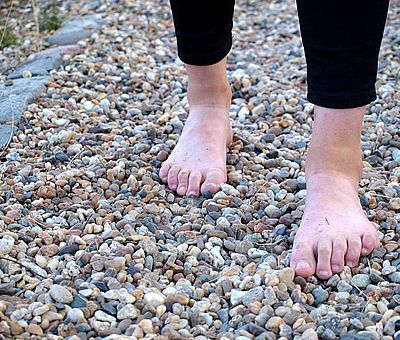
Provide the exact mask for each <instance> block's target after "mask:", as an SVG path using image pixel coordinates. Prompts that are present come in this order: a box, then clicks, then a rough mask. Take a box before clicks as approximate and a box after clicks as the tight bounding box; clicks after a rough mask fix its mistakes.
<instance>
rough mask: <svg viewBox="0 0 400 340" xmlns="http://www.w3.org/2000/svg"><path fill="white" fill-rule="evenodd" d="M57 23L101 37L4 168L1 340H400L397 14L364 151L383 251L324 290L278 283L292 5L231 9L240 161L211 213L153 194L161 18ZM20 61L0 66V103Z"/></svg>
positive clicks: (295, 137)
mask: <svg viewBox="0 0 400 340" xmlns="http://www.w3.org/2000/svg"><path fill="white" fill-rule="evenodd" d="M63 6H64V11H66V12H67V13H68V14H69V15H70V16H71V15H72V16H71V18H72V17H73V15H75V14H76V16H78V15H87V14H95V13H97V14H98V16H96V20H97V19H98V18H99V17H101V18H102V24H101V27H100V29H99V30H98V31H94V32H93V33H92V34H91V35H90V37H86V39H84V40H81V41H80V42H78V46H79V48H80V49H81V50H80V52H79V53H78V54H75V55H69V54H67V55H64V56H63V57H62V59H63V64H62V65H60V66H59V67H58V68H57V69H55V70H50V71H49V80H48V81H47V87H46V89H45V90H43V91H42V93H41V94H40V96H39V97H38V98H37V99H36V101H35V102H34V103H30V104H27V108H26V110H24V112H23V113H21V118H20V119H19V120H18V121H17V122H16V123H15V129H16V131H15V135H14V137H13V138H12V140H11V142H10V143H9V145H8V148H7V149H6V150H5V151H3V152H1V153H0V156H1V158H0V160H1V163H0V295H1V296H0V339H3V338H4V339H8V338H14V339H46V338H47V339H70V340H75V339H101V338H104V339H141V338H156V339H161V340H163V339H199V340H200V339H201V340H203V339H204V340H205V339H225V340H226V339H239V340H245V339H255V340H262V339H263V340H265V339H268V340H269V339H272V340H275V339H281V340H285V339H304V340H309V339H324V340H325V339H326V340H328V339H339V338H340V339H344V340H350V339H354V340H355V339H366V340H367V339H376V340H379V339H384V340H389V339H395V340H396V339H400V307H399V305H400V255H399V254H400V248H399V238H400V183H399V178H400V133H399V120H400V115H399V112H400V92H399V88H400V84H399V79H400V60H399V55H400V2H399V0H393V1H392V3H391V9H390V12H389V18H388V23H387V28H386V33H385V38H384V41H383V44H382V50H381V57H380V67H379V79H378V82H377V90H378V96H379V98H378V99H377V100H376V101H375V102H374V103H373V104H372V105H371V106H370V108H369V112H368V114H367V115H366V117H365V123H364V127H363V133H362V150H363V154H364V178H363V180H362V181H361V185H360V189H359V193H360V199H361V202H362V205H363V208H364V209H365V212H366V214H367V215H368V218H369V219H370V220H371V222H372V223H376V224H378V225H379V230H380V232H379V234H380V235H379V237H380V239H381V241H382V246H381V247H380V248H378V249H376V250H374V252H373V253H372V254H371V255H370V256H368V257H364V258H362V260H361V263H360V264H359V266H358V267H356V268H353V269H351V270H350V268H348V267H346V268H345V271H344V272H343V273H341V274H340V275H334V276H333V277H332V278H331V279H329V280H328V281H321V280H318V279H317V278H316V277H310V278H308V279H303V278H300V277H295V275H294V271H293V270H292V269H291V268H288V267H287V266H288V263H289V258H290V253H291V249H292V243H293V238H294V235H295V233H296V230H297V228H298V226H299V223H300V219H301V216H302V212H303V209H304V200H305V195H306V188H305V177H304V160H305V152H306V147H307V145H308V143H309V140H310V134H311V129H312V115H313V105H311V104H309V103H308V102H307V101H306V100H305V94H306V84H305V80H306V68H305V60H304V55H303V51H302V45H301V40H300V34H299V27H298V20H297V16H296V8H295V3H294V1H289V0H283V1H277V0H272V1H255V0H250V1H246V2H245V1H243V2H240V1H239V2H238V3H237V7H236V14H235V28H234V47H233V50H232V52H231V54H230V57H229V64H228V76H229V79H230V81H231V84H232V89H233V92H234V96H233V97H234V99H233V103H232V108H231V112H230V116H231V118H232V120H233V129H234V143H233V145H232V146H231V148H230V151H229V154H228V179H229V180H228V184H226V185H223V186H222V191H220V192H218V193H216V194H215V195H214V196H213V197H211V198H204V197H200V198H182V197H179V196H177V195H175V194H174V193H173V192H171V191H170V190H168V189H167V188H166V187H165V186H164V185H163V184H162V182H161V181H160V179H159V177H158V170H159V168H160V166H161V164H162V162H163V161H164V160H165V159H166V158H167V157H168V155H169V154H170V152H171V150H172V149H173V148H174V145H175V144H176V142H177V140H178V137H179V134H180V132H181V130H182V128H183V124H184V121H185V118H186V113H187V109H188V105H187V100H186V88H187V77H186V75H185V70H184V67H183V64H182V63H181V62H180V61H179V60H178V59H177V57H176V47H175V43H176V41H175V38H174V30H173V25H172V19H171V14H170V10H169V5H168V2H167V1H156V0H153V1H149V0H146V1H139V0H135V1H134V0H130V1H128V0H120V1H100V0H99V1H96V2H85V1H79V2H72V1H68V2H66V3H65V4H64V5H63ZM3 14H4V13H3ZM12 20H16V19H15V18H12ZM11 22H13V21H11ZM58 37H60V35H59V36H58ZM66 43H70V42H66ZM29 46H30V45H29V44H25V45H23V46H19V47H17V48H7V49H5V50H3V51H0V62H1V63H2V69H3V72H2V74H1V76H0V83H2V84H4V86H6V85H7V84H6V82H7V75H9V74H11V72H12V70H13V69H14V68H15V67H16V66H17V64H18V63H16V62H15V61H16V60H19V59H18V58H17V56H18V55H21V54H23V55H26V56H28V55H29V54H30V53H33V52H38V51H37V50H35V51H32V50H30V47H29ZM23 79H25V78H23ZM26 79H27V80H26V81H29V77H27V78H26ZM2 84H0V86H1V85H2ZM0 96H1V94H0ZM5 126H9V125H5ZM4 129H6V128H4ZM8 129H10V128H8ZM0 131H3V130H0Z"/></svg>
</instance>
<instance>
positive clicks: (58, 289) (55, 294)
mask: <svg viewBox="0 0 400 340" xmlns="http://www.w3.org/2000/svg"><path fill="white" fill-rule="evenodd" d="M50 296H51V297H52V298H53V299H54V300H55V301H56V302H60V303H65V304H70V303H71V302H72V301H73V299H74V298H73V296H72V294H71V293H70V291H69V290H68V289H67V288H65V287H63V286H60V285H57V284H55V285H52V286H51V288H50Z"/></svg>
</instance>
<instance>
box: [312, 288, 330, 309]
mask: <svg viewBox="0 0 400 340" xmlns="http://www.w3.org/2000/svg"><path fill="white" fill-rule="evenodd" d="M312 295H313V296H314V299H315V302H314V303H315V305H317V306H318V305H320V304H322V303H323V302H325V301H326V300H327V299H328V297H329V293H328V292H327V291H326V290H325V289H322V288H321V287H319V286H318V287H317V288H315V289H313V291H312Z"/></svg>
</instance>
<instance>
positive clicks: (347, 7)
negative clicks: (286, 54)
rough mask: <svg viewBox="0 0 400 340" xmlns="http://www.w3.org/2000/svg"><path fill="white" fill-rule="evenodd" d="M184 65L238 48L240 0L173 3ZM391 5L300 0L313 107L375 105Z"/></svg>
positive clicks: (385, 1)
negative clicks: (236, 9)
mask: <svg viewBox="0 0 400 340" xmlns="http://www.w3.org/2000/svg"><path fill="white" fill-rule="evenodd" d="M170 2H171V8H172V13H173V17H174V24H175V31H176V37H177V42H178V55H179V57H180V59H181V60H182V61H183V62H184V63H187V64H191V65H211V64H215V63H217V62H219V61H220V60H222V59H223V58H224V57H225V56H226V55H227V54H228V53H229V50H230V49H231V46H232V34H231V30H232V17H233V9H234V4H235V1H234V0H201V1H189V0H170ZM388 5H389V0H350V1H348V0H297V9H298V15H299V20H300V29H301V34H302V39H303V45H304V50H305V55H306V61H307V82H308V95H307V98H308V100H309V101H310V102H312V103H314V104H316V105H319V106H323V107H328V108H352V107H358V106H362V105H366V104H368V103H370V102H371V101H373V100H375V98H376V92H375V81H376V74H377V64H378V55H379V48H380V45H381V41H382V35H383V30H384V27H385V21H386V15H387V11H388Z"/></svg>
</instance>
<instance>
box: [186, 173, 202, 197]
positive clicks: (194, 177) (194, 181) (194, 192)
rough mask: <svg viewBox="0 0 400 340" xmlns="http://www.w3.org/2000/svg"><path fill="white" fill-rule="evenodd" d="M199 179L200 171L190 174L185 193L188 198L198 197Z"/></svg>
mask: <svg viewBox="0 0 400 340" xmlns="http://www.w3.org/2000/svg"><path fill="white" fill-rule="evenodd" d="M201 178H202V176H201V172H200V171H193V172H191V173H190V176H189V184H188V188H187V193H186V194H187V195H188V196H199V194H200V184H201Z"/></svg>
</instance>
